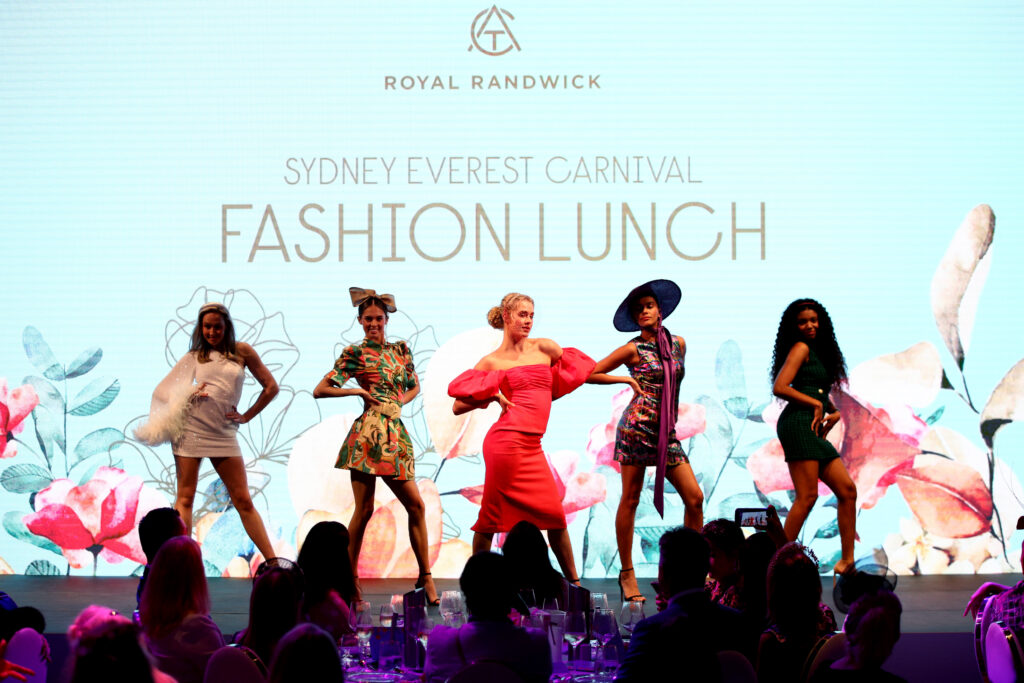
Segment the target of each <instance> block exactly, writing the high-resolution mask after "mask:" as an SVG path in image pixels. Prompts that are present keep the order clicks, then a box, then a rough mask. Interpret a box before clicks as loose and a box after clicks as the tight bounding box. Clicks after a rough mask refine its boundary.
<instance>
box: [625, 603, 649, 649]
mask: <svg viewBox="0 0 1024 683" xmlns="http://www.w3.org/2000/svg"><path fill="white" fill-rule="evenodd" d="M643 618H644V603H642V602H632V601H629V600H627V601H626V602H624V603H622V610H621V611H620V612H619V623H620V624H622V628H624V629H626V632H627V633H629V638H628V639H631V638H632V637H633V629H635V628H636V625H637V624H639V623H640V621H641V620H642V619H643ZM628 639H627V640H628ZM627 645H628V643H627Z"/></svg>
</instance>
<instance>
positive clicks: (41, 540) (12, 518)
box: [4, 510, 61, 555]
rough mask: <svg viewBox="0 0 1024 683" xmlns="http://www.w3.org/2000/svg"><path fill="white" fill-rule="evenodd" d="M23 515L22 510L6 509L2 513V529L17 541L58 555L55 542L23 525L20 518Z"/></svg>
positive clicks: (58, 549)
mask: <svg viewBox="0 0 1024 683" xmlns="http://www.w3.org/2000/svg"><path fill="white" fill-rule="evenodd" d="M24 516H25V513H24V512H19V511H17V510H8V511H7V512H6V513H4V530H5V531H6V532H7V533H9V534H10V535H11V536H12V537H14V538H16V539H18V540H19V541H25V542H26V543H31V544H32V545H34V546H36V547H38V548H42V549H43V550H49V551H50V552H52V553H57V554H58V555H60V554H61V552H60V548H58V547H57V544H56V543H54V542H53V541H51V540H50V539H48V538H46V537H45V536H36V535H35V534H34V533H32V532H31V531H29V530H28V527H26V526H25V522H23V521H21V518H22V517H24Z"/></svg>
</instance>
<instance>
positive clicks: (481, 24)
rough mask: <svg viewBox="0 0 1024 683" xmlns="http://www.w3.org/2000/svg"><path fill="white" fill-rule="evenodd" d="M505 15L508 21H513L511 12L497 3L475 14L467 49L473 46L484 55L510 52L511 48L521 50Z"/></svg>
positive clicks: (499, 54)
mask: <svg viewBox="0 0 1024 683" xmlns="http://www.w3.org/2000/svg"><path fill="white" fill-rule="evenodd" d="M506 17H507V18H508V20H510V21H515V17H514V16H512V13H511V12H509V11H507V10H503V9H501V8H499V7H498V6H497V5H491V8H490V9H485V10H483V11H482V12H480V13H479V14H477V15H476V17H475V18H474V19H473V25H472V26H471V27H470V31H469V35H470V38H472V40H473V44H472V45H470V46H469V51H470V52H472V51H473V48H474V47H475V48H476V49H477V50H480V52H483V53H484V54H485V55H490V56H491V57H498V56H501V55H503V54H506V53H508V52H511V51H512V48H515V49H516V50H521V49H522V48H521V47H519V41H517V40H516V37H515V36H514V35H512V29H511V28H509V25H508V21H506Z"/></svg>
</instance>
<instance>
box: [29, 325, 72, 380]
mask: <svg viewBox="0 0 1024 683" xmlns="http://www.w3.org/2000/svg"><path fill="white" fill-rule="evenodd" d="M21 344H22V346H24V347H25V355H26V356H28V359H29V361H30V362H31V363H32V365H34V366H36V367H37V368H38V369H39V371H40V372H42V373H43V375H44V376H46V377H49V378H50V379H52V380H56V381H61V380H63V379H64V368H63V366H61V364H60V363H58V362H57V358H56V357H55V356H54V355H53V351H51V350H50V345H49V344H47V343H46V340H44V339H43V335H42V334H40V332H39V330H37V329H36V328H34V327H32V326H31V325H30V326H29V327H26V328H25V331H24V332H23V333H22V335H21Z"/></svg>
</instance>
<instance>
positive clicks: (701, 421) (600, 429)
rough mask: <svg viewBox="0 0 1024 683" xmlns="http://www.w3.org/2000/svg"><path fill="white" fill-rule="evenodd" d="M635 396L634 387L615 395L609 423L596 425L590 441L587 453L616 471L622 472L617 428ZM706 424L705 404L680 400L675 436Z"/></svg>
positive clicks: (683, 436) (685, 435) (691, 432)
mask: <svg viewBox="0 0 1024 683" xmlns="http://www.w3.org/2000/svg"><path fill="white" fill-rule="evenodd" d="M632 399H633V390H632V389H629V388H628V387H627V388H626V389H623V390H622V391H619V392H617V393H616V394H615V395H614V396H612V414H611V418H610V419H609V420H608V422H605V423H602V424H598V425H594V426H593V427H592V428H591V430H590V439H589V440H588V441H587V454H588V455H589V456H590V457H592V458H593V459H594V461H595V462H596V463H597V464H598V465H607V466H608V467H611V468H613V469H614V470H615V471H616V472H621V468H620V467H619V463H617V462H616V461H615V457H614V456H615V430H616V428H618V426H619V420H620V419H622V413H623V412H624V411H625V410H626V406H628V405H629V402H630V401H631V400H632ZM706 427H707V423H706V411H705V409H704V406H702V405H699V404H697V403H680V404H679V414H678V417H677V418H676V436H677V437H678V438H679V440H680V441H683V440H685V439H689V438H690V437H691V436H695V435H697V434H701V433H703V432H704V429H705V428H706Z"/></svg>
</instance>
